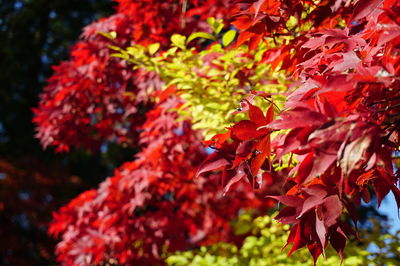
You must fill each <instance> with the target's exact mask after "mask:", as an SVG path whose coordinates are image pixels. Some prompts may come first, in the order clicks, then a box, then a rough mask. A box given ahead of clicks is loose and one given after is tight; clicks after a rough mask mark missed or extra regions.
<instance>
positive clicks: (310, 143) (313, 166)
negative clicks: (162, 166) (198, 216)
mask: <svg viewBox="0 0 400 266" xmlns="http://www.w3.org/2000/svg"><path fill="white" fill-rule="evenodd" d="M260 2H262V3H263V5H264V4H265V5H267V2H268V1H257V2H256V3H254V4H253V5H252V6H251V7H250V8H249V9H248V10H250V11H249V12H250V13H251V12H253V13H252V14H253V15H254V16H255V17H257V16H259V14H258V13H259V12H260V10H261V11H262V9H261V8H260V9H257V8H256V7H255V6H256V5H257V6H259V3H260ZM269 2H271V1H269ZM272 2H275V1H272ZM272 2H271V3H272ZM326 2H328V1H326ZM338 2H342V1H336V2H335V3H338ZM263 5H261V6H263ZM338 6H340V5H339V4H338V5H337V6H336V5H335V8H332V6H331V11H334V10H340V9H337V8H336V7H338ZM276 8H278V7H276ZM279 10H280V9H279ZM269 12H271V9H266V10H265V11H264V13H269ZM264 13H263V14H264ZM246 14H248V12H247V13H246ZM292 14H293V13H292ZM265 15H268V16H271V15H269V14H265ZM399 15H400V3H399V2H398V1H358V2H357V4H356V6H355V7H354V11H353V13H352V14H351V16H350V17H347V22H348V26H347V27H345V28H344V29H329V28H327V27H328V26H329V25H333V24H332V23H323V25H324V28H325V29H323V30H320V31H318V32H315V33H314V34H309V35H304V36H302V39H300V38H299V39H298V40H297V42H294V43H293V44H292V43H289V44H287V45H283V47H282V48H280V50H278V51H277V53H278V57H279V60H281V61H283V65H282V66H281V69H286V70H287V71H288V72H289V73H290V72H292V69H293V63H291V64H286V63H285V60H289V59H288V57H286V55H285V54H282V53H281V54H280V55H279V52H280V51H290V50H292V51H293V48H295V50H297V51H299V52H298V54H297V55H294V56H292V57H291V58H290V60H293V58H295V59H296V60H298V61H297V66H296V73H293V74H294V76H295V77H298V79H299V81H298V84H299V85H300V87H299V88H298V89H296V90H295V91H293V92H292V93H289V94H288V102H287V103H286V110H284V111H283V112H282V113H281V114H280V116H279V118H277V119H275V120H274V121H272V122H271V123H269V121H264V122H263V123H261V124H260V121H262V120H260V119H259V118H258V117H257V116H256V115H254V114H253V115H252V112H253V113H260V114H262V112H261V110H258V111H254V110H252V109H254V108H256V107H253V108H252V109H249V114H250V115H249V116H250V121H241V122H239V123H238V124H236V125H234V126H233V127H232V128H231V129H230V131H229V132H228V134H230V136H231V138H232V139H233V141H234V142H233V143H234V145H232V142H231V141H229V142H224V140H225V136H224V138H222V141H221V136H216V138H217V139H220V140H219V141H218V140H217V142H216V144H215V145H216V147H217V149H218V151H217V153H216V154H213V155H211V156H210V158H212V159H216V158H217V159H218V158H220V157H223V158H225V159H226V160H228V162H229V163H226V164H225V165H224V166H223V170H224V172H227V173H228V172H229V173H230V175H231V176H234V177H233V178H231V182H232V181H233V182H237V181H238V180H239V179H238V178H235V177H236V176H237V174H238V173H242V172H243V167H242V164H237V163H236V161H237V160H236V159H235V160H233V158H235V154H236V156H238V154H243V146H245V147H246V153H245V154H246V155H247V154H254V152H258V153H260V152H261V153H267V154H270V153H272V154H274V155H275V156H276V157H275V159H274V161H273V163H277V162H279V160H280V158H282V156H283V155H285V154H291V153H292V154H296V155H297V159H298V160H299V162H300V163H299V164H298V165H297V166H296V167H295V168H293V169H291V168H290V167H289V169H288V170H290V173H289V177H288V178H287V180H286V185H287V186H288V187H289V188H290V189H289V190H287V191H286V193H285V195H282V196H272V198H274V199H276V200H278V201H280V202H282V203H283V204H284V205H286V207H285V208H283V209H282V210H281V212H280V213H279V215H278V216H277V219H278V220H279V221H281V222H282V223H287V224H294V226H293V227H292V228H291V234H290V236H289V239H288V243H293V246H292V249H291V251H290V253H291V252H293V251H295V250H296V249H298V248H301V247H303V246H307V247H308V248H309V250H310V252H311V253H312V255H313V256H314V258H315V259H316V258H318V256H319V255H320V254H321V253H322V252H323V250H324V249H325V248H326V245H327V242H328V240H329V242H330V243H331V244H332V246H333V247H334V248H335V249H336V250H337V251H338V252H339V253H340V255H342V252H343V249H344V247H345V243H346V241H345V240H346V238H347V235H348V234H354V231H353V229H351V228H350V227H349V225H347V224H345V223H344V222H342V219H341V216H342V214H343V213H344V210H346V212H347V213H348V214H349V215H350V217H351V218H352V219H353V221H354V222H355V223H356V222H357V213H356V212H355V206H359V205H360V200H361V198H363V199H364V200H365V201H366V202H368V201H369V198H370V195H369V190H368V189H369V187H370V186H372V188H373V190H374V191H375V193H376V195H377V197H378V203H379V204H380V202H381V201H382V198H383V197H385V196H386V195H387V194H388V193H389V192H390V191H392V192H393V193H394V195H395V198H396V200H397V203H398V205H399V206H400V190H399V189H398V188H397V187H396V184H397V183H398V182H399V176H398V174H397V175H396V174H395V172H394V169H393V166H392V153H393V152H394V151H396V150H398V147H399V137H398V136H399V130H400V119H399V112H400V98H399V95H400V80H399V78H398V77H399V71H400V57H399V54H400V53H399V52H400V38H399V35H400V23H399V21H398V17H399ZM333 17H335V16H333ZM342 17H343V18H346V16H342ZM328 20H329V19H328ZM263 23H265V24H267V26H268V23H272V22H268V21H267V22H263ZM276 23H278V24H279V23H281V24H282V23H283V25H284V22H281V21H280V19H279V20H277V21H276ZM281 24H279V25H281ZM273 26H274V29H277V30H276V31H279V27H278V25H276V24H273ZM247 31H249V32H252V30H251V29H250V28H247V27H243V32H242V33H241V34H246V32H247ZM270 33H271V29H268V28H263V29H262V31H261V32H257V34H270ZM246 38H247V37H246ZM248 41H250V42H252V41H253V40H252V37H251V38H250V40H248ZM300 47H301V49H300ZM243 123H246V126H243ZM255 124H257V126H256V125H255ZM252 125H253V126H252ZM281 129H290V132H289V133H288V134H286V135H282V136H281V138H277V139H276V141H274V142H273V143H272V145H271V146H268V145H266V146H264V148H262V149H261V150H260V148H259V146H260V144H261V142H262V141H261V138H262V136H263V134H264V135H265V134H268V132H269V130H281ZM242 135H243V136H246V138H242V137H241V136H242ZM248 138H250V139H251V141H253V142H255V143H256V145H258V146H257V148H256V145H255V144H253V145H248V143H247V142H248ZM228 158H230V159H228ZM256 158H257V157H255V156H253V157H246V161H244V164H245V166H246V167H247V168H248V169H251V168H252V167H251V165H252V164H254V162H255V161H256ZM232 168H235V171H234V172H233V173H232V170H231V169H232ZM212 169H213V167H211V168H208V169H207V171H210V170H212ZM228 169H229V170H228ZM257 169H258V168H257ZM261 169H263V170H264V173H263V174H262V175H265V174H266V173H267V175H270V176H276V177H275V179H279V178H280V176H281V175H279V173H275V172H274V170H273V169H269V168H268V167H265V168H261ZM256 174H257V172H253V171H247V172H246V173H245V174H243V175H241V178H242V177H245V176H248V177H249V178H251V179H254V178H255V175H256ZM273 179H274V178H273ZM231 182H230V183H228V184H231ZM289 185H290V186H289Z"/></svg>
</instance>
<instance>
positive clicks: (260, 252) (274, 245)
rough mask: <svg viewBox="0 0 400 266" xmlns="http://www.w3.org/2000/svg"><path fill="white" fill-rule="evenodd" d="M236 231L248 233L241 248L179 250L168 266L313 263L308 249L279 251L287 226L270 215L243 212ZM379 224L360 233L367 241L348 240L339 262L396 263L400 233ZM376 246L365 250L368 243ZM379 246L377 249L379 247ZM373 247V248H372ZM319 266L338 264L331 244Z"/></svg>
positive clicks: (354, 264) (221, 246)
mask: <svg viewBox="0 0 400 266" xmlns="http://www.w3.org/2000/svg"><path fill="white" fill-rule="evenodd" d="M235 228H236V233H237V234H245V233H248V232H250V233H251V235H250V236H248V237H246V239H245V241H244V243H243V245H242V247H241V248H237V247H236V246H235V245H233V244H228V243H220V244H217V245H212V246H209V247H201V248H200V249H198V250H192V251H187V252H178V253H175V254H173V255H170V256H169V257H168V258H167V259H166V263H167V264H168V265H174V266H183V265H191V266H203V265H204V266H205V265H213V266H225V265H230V266H231V265H233V266H239V265H240V266H242V265H243V266H244V265H250V266H270V265H274V266H275V265H277V266H307V265H313V259H312V257H311V255H310V254H309V253H308V250H307V249H300V250H298V251H296V252H295V253H293V254H292V255H291V256H290V257H289V256H288V255H287V252H288V250H289V249H290V246H289V247H287V248H286V249H285V250H282V247H283V246H284V244H285V242H286V240H287V237H288V230H289V226H288V225H283V226H282V225H280V224H278V223H277V222H275V221H274V220H273V219H271V217H270V216H261V217H258V218H256V219H254V220H252V218H251V216H250V215H249V214H244V215H242V216H241V217H240V218H239V221H238V222H237V223H236V225H235ZM381 229H382V228H380V226H379V224H375V228H374V230H373V231H372V232H366V231H364V232H362V234H363V236H362V237H363V238H365V237H367V239H368V242H367V243H360V242H358V241H356V240H353V241H349V243H348V244H347V246H346V249H345V259H344V261H343V264H342V265H345V266H346V265H347V266H365V265H371V266H375V265H376V266H378V265H392V266H394V265H398V262H399V261H398V259H399V258H400V257H399V255H400V254H399V251H400V248H399V243H400V239H399V236H398V235H397V236H395V235H390V234H385V235H380V232H381ZM371 243H373V245H375V248H373V249H372V250H371V251H367V247H368V246H369V245H371ZM378 247H379V248H378ZM374 250H375V251H374ZM317 265H320V266H334V265H340V258H339V256H338V255H337V253H336V251H334V250H333V248H332V247H329V248H328V249H327V250H326V259H324V258H323V257H320V258H319V259H318V261H317Z"/></svg>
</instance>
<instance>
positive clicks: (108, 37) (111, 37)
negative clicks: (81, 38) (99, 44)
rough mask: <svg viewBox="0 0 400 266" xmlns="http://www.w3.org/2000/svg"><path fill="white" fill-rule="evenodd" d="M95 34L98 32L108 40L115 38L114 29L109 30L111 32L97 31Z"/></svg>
mask: <svg viewBox="0 0 400 266" xmlns="http://www.w3.org/2000/svg"><path fill="white" fill-rule="evenodd" d="M97 34H100V35H102V36H104V37H106V38H107V39H110V40H115V39H116V38H117V33H116V32H115V31H111V32H101V31H99V32H97Z"/></svg>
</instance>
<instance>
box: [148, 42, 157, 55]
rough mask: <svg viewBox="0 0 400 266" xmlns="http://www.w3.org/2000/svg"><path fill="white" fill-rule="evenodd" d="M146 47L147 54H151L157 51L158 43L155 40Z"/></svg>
mask: <svg viewBox="0 0 400 266" xmlns="http://www.w3.org/2000/svg"><path fill="white" fill-rule="evenodd" d="M148 49H149V54H150V55H153V54H155V53H156V52H157V51H158V49H160V43H158V42H157V43H153V44H150V45H149V46H148Z"/></svg>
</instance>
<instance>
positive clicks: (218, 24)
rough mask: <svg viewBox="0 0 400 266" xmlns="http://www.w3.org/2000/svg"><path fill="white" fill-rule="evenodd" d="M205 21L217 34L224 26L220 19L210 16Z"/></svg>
mask: <svg viewBox="0 0 400 266" xmlns="http://www.w3.org/2000/svg"><path fill="white" fill-rule="evenodd" d="M207 22H208V24H209V25H210V26H211V28H212V30H213V32H214V33H215V34H219V33H220V32H221V30H222V29H223V28H224V23H223V22H222V19H218V20H215V18H213V17H211V18H208V19H207Z"/></svg>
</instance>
